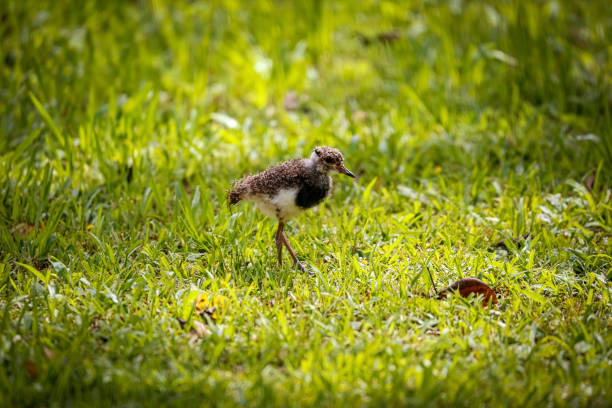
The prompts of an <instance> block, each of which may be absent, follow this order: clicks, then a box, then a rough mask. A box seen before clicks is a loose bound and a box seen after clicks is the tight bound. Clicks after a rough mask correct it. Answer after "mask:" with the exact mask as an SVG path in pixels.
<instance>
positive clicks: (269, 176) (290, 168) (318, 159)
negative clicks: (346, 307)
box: [228, 146, 355, 271]
mask: <svg viewBox="0 0 612 408" xmlns="http://www.w3.org/2000/svg"><path fill="white" fill-rule="evenodd" d="M334 172H336V173H342V174H346V175H347V176H350V177H353V178H354V177H355V175H354V174H353V173H351V172H350V171H349V170H348V169H347V168H346V167H345V166H344V157H342V153H340V152H339V151H338V150H337V149H334V148H331V147H328V146H319V147H317V148H315V149H314V151H313V152H312V154H311V155H310V157H309V158H307V159H295V160H290V161H288V162H285V163H281V164H277V165H276V166H273V167H270V168H269V169H267V170H264V171H263V172H261V173H258V174H254V175H250V176H246V177H245V178H243V179H240V180H238V181H237V182H236V183H234V186H233V188H232V190H231V191H230V192H229V194H228V200H229V203H230V205H235V204H238V203H239V202H240V201H242V200H247V201H253V202H255V204H256V205H257V207H258V208H259V210H260V211H261V212H262V213H263V214H265V215H266V216H268V217H271V218H276V219H277V220H278V229H277V230H276V236H275V244H276V251H277V255H278V264H279V265H282V262H283V261H282V250H283V245H285V246H286V247H287V250H288V251H289V254H290V255H291V259H293V265H294V266H297V267H298V268H299V269H300V270H302V271H303V270H304V267H303V265H302V264H301V263H300V262H299V261H298V258H297V256H296V255H295V252H293V249H292V248H291V245H290V244H289V240H288V239H287V236H286V235H285V233H284V231H283V230H284V227H285V223H286V222H288V221H289V220H290V219H291V218H293V217H295V216H296V215H298V214H299V213H300V212H302V211H303V210H306V209H308V208H311V207H314V206H316V205H317V204H319V203H320V202H321V201H323V200H324V199H325V198H326V197H327V196H328V195H329V193H330V191H331V187H332V178H331V176H330V173H334Z"/></svg>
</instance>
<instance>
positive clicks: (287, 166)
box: [229, 159, 315, 204]
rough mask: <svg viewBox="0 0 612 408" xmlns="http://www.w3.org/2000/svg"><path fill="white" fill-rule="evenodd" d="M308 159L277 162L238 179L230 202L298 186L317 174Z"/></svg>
mask: <svg viewBox="0 0 612 408" xmlns="http://www.w3.org/2000/svg"><path fill="white" fill-rule="evenodd" d="M313 173H314V172H313V170H312V169H311V168H309V166H308V159H294V160H290V161H288V162H285V163H281V164H277V165H276V166H272V167H270V168H269V169H267V170H264V171H262V172H261V173H258V174H252V175H250V176H246V177H245V178H243V179H240V180H238V181H237V182H236V183H235V184H234V187H233V189H232V191H230V194H229V200H230V204H237V203H238V202H240V201H241V200H243V199H244V198H245V197H246V196H248V195H253V194H267V195H274V194H275V193H276V192H278V190H280V189H283V188H292V187H297V186H299V185H300V183H302V182H303V180H304V179H306V178H310V177H313V176H315V174H313Z"/></svg>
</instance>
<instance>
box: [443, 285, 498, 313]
mask: <svg viewBox="0 0 612 408" xmlns="http://www.w3.org/2000/svg"><path fill="white" fill-rule="evenodd" d="M457 291H459V294H460V295H461V296H463V297H468V296H469V295H470V293H473V294H474V295H475V296H476V295H482V304H483V305H484V306H487V305H488V304H489V300H491V303H493V304H495V303H497V295H496V294H495V292H494V291H493V289H491V288H490V287H489V285H487V284H486V283H484V282H483V281H481V280H480V279H476V278H464V279H460V280H458V281H457V282H455V283H453V284H452V285H450V286H449V287H447V288H445V289H443V290H441V291H440V293H438V299H442V298H445V297H446V295H447V294H448V293H454V292H457Z"/></svg>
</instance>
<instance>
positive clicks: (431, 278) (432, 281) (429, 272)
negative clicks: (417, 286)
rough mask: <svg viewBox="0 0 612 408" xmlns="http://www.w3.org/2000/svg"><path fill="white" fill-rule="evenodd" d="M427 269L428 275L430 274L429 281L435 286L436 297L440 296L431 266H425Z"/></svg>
mask: <svg viewBox="0 0 612 408" xmlns="http://www.w3.org/2000/svg"><path fill="white" fill-rule="evenodd" d="M425 269H427V273H428V274H429V279H430V280H431V284H432V285H433V288H434V291H435V292H436V296H438V288H436V282H434V280H433V276H431V271H430V270H429V265H427V264H425Z"/></svg>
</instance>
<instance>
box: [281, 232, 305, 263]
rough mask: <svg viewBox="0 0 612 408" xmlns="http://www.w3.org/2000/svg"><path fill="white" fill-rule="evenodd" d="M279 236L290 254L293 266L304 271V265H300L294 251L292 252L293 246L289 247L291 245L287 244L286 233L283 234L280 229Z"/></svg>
mask: <svg viewBox="0 0 612 408" xmlns="http://www.w3.org/2000/svg"><path fill="white" fill-rule="evenodd" d="M281 238H282V239H283V243H284V244H285V246H286V247H287V250H288V251H289V255H291V259H293V266H297V267H298V268H299V269H300V271H302V272H306V269H305V268H304V265H302V264H301V263H300V261H298V259H297V256H295V252H293V248H291V245H289V240H288V239H287V235H285V233H284V232H283V231H282V230H281Z"/></svg>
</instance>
